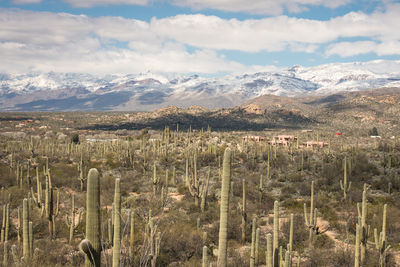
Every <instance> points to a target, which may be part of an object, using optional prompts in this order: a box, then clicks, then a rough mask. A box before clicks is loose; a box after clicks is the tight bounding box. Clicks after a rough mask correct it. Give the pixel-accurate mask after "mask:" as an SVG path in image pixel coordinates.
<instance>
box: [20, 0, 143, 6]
mask: <svg viewBox="0 0 400 267" xmlns="http://www.w3.org/2000/svg"><path fill="white" fill-rule="evenodd" d="M18 1H21V0H18ZM22 1H25V0H22ZM28 1H29V0H28ZM63 1H64V2H67V3H70V4H71V5H72V6H74V7H93V6H105V5H140V6H145V5H147V4H148V2H149V1H148V0H63Z"/></svg>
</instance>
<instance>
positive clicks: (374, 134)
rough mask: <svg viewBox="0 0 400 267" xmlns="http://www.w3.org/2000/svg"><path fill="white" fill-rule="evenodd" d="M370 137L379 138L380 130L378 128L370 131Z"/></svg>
mask: <svg viewBox="0 0 400 267" xmlns="http://www.w3.org/2000/svg"><path fill="white" fill-rule="evenodd" d="M369 135H370V136H378V135H379V134H378V129H376V127H374V128H372V129H371V130H370V131H369Z"/></svg>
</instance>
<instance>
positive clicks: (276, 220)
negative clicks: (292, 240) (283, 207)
mask: <svg viewBox="0 0 400 267" xmlns="http://www.w3.org/2000/svg"><path fill="white" fill-rule="evenodd" d="M273 238H274V239H273V245H272V249H273V251H272V253H273V264H274V266H279V260H278V258H279V257H278V249H279V202H278V201H277V200H275V202H274V236H273Z"/></svg>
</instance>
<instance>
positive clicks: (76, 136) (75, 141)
mask: <svg viewBox="0 0 400 267" xmlns="http://www.w3.org/2000/svg"><path fill="white" fill-rule="evenodd" d="M71 143H74V144H79V134H77V133H74V135H73V136H72V137H71Z"/></svg>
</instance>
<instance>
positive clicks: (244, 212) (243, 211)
mask: <svg viewBox="0 0 400 267" xmlns="http://www.w3.org/2000/svg"><path fill="white" fill-rule="evenodd" d="M242 185H243V186H242V187H243V194H242V204H240V203H239V208H240V213H241V216H242V224H241V225H240V228H241V231H242V243H243V244H244V243H245V242H246V221H247V209H246V180H245V179H242Z"/></svg>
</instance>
